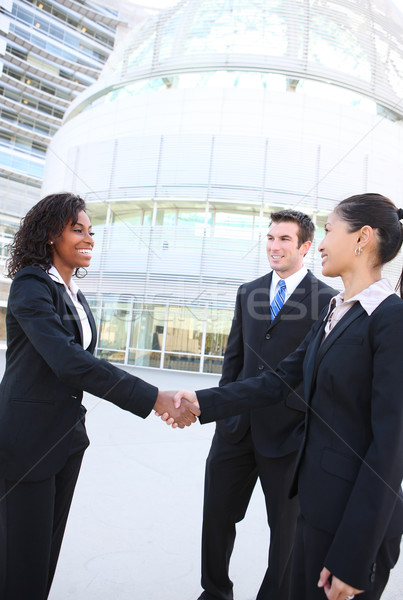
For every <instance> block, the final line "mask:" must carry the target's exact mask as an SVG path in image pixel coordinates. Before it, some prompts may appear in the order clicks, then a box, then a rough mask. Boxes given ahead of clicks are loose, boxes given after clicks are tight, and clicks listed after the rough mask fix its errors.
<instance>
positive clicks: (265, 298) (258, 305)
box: [253, 272, 273, 327]
mask: <svg viewBox="0 0 403 600" xmlns="http://www.w3.org/2000/svg"><path fill="white" fill-rule="evenodd" d="M272 276H273V272H270V273H267V275H265V276H264V278H263V281H262V282H261V284H260V285H259V288H258V290H259V291H258V293H257V294H254V296H253V299H254V304H253V311H254V312H255V313H256V314H258V315H262V316H263V317H264V319H262V320H265V321H267V327H269V325H270V286H271V280H272ZM259 322H261V320H260V319H259Z"/></svg>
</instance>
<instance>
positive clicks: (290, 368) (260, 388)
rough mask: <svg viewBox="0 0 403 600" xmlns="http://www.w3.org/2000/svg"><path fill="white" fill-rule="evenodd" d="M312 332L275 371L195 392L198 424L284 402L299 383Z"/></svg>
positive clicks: (313, 330)
mask: <svg viewBox="0 0 403 600" xmlns="http://www.w3.org/2000/svg"><path fill="white" fill-rule="evenodd" d="M316 329H317V327H316V325H315V326H314V327H313V328H312V329H311V330H310V331H309V332H308V334H307V335H306V337H305V339H304V340H303V341H302V343H301V344H300V346H299V347H298V348H297V349H296V350H295V351H294V352H292V353H291V354H290V355H289V356H287V358H285V359H284V360H282V361H281V362H280V363H279V365H278V366H277V368H276V370H266V371H263V373H262V374H261V375H259V376H258V377H250V378H249V379H244V380H242V381H235V382H233V383H229V384H228V385H225V386H223V387H217V388H209V389H205V390H198V391H197V392H196V394H197V399H198V401H199V404H200V408H201V415H200V417H199V419H200V422H201V423H210V422H211V421H216V420H219V419H225V418H226V417H232V416H234V415H239V414H241V413H243V412H247V411H248V410H251V409H254V408H264V407H266V406H270V405H273V404H276V403H277V402H280V401H281V400H284V399H285V398H286V397H287V396H288V394H289V393H290V391H291V390H293V389H295V388H296V387H297V385H298V384H299V383H300V382H301V381H302V373H303V362H304V358H305V353H306V350H307V348H308V346H309V343H310V341H311V340H312V338H313V337H314V336H315V333H316Z"/></svg>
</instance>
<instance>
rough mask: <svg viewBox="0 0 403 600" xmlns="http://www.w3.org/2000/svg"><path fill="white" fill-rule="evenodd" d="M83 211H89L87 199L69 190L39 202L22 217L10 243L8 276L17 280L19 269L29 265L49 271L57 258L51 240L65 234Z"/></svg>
mask: <svg viewBox="0 0 403 600" xmlns="http://www.w3.org/2000/svg"><path fill="white" fill-rule="evenodd" d="M81 210H84V211H85V202H84V200H83V199H82V198H80V196H76V195H75V194H70V193H68V192H64V193H60V194H50V195H49V196H46V197H45V198H43V199H42V200H40V201H39V202H38V203H37V204H35V206H33V207H32V208H31V209H30V210H29V211H28V212H27V214H26V215H25V217H24V218H23V219H22V220H21V224H20V228H19V229H18V231H17V233H16V234H15V236H14V240H13V241H12V243H11V244H10V245H9V246H8V250H9V259H8V261H7V274H8V276H9V277H10V278H11V279H13V278H14V277H15V275H16V274H17V273H18V271H21V269H23V268H24V267H28V266H37V267H42V268H43V269H44V270H45V271H48V270H49V269H50V267H51V266H52V260H53V254H52V250H51V246H50V245H49V241H51V240H54V239H55V238H57V237H58V236H59V235H61V233H62V231H63V229H64V228H65V227H66V225H67V224H68V223H69V222H72V224H73V225H75V224H76V223H77V219H78V213H79V212H80V211H81Z"/></svg>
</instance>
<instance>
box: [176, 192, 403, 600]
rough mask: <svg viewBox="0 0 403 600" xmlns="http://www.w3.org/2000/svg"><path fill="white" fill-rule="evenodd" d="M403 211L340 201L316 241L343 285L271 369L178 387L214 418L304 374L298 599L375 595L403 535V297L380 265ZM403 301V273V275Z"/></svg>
mask: <svg viewBox="0 0 403 600" xmlns="http://www.w3.org/2000/svg"><path fill="white" fill-rule="evenodd" d="M401 219H403V211H402V210H401V209H397V208H396V206H395V205H394V204H393V203H392V202H391V201H390V200H389V199H388V198H385V197H384V196H381V195H380V194H361V195H356V196H352V197H350V198H347V199H346V200H343V201H342V202H340V203H339V204H338V205H337V206H336V208H335V210H334V211H333V212H332V214H331V215H330V216H329V217H328V220H327V224H326V227H325V237H324V239H323V240H322V242H321V243H320V245H319V252H320V253H321V257H322V273H323V275H325V276H328V277H337V276H340V277H341V278H342V280H343V283H344V290H343V291H342V292H341V293H340V294H339V295H338V296H336V297H335V298H333V299H332V300H331V302H330V306H329V308H328V309H326V310H325V312H324V314H323V315H322V317H321V318H319V319H318V321H317V322H316V323H315V325H314V326H313V327H312V329H311V331H310V333H309V334H308V335H307V337H306V338H305V340H304V341H303V343H302V344H301V346H300V347H299V348H298V349H297V350H296V351H295V352H294V353H293V354H291V355H290V356H289V357H288V358H286V359H285V360H284V361H282V362H281V363H280V364H279V365H278V367H277V370H276V371H275V372H271V371H269V370H268V371H265V372H264V373H263V374H262V375H261V376H260V377H258V378H252V379H247V380H244V381H241V382H235V383H231V384H228V385H226V386H224V387H221V388H213V389H207V390H200V391H198V392H197V396H196V394H195V393H194V392H185V391H181V392H178V394H177V405H179V404H180V399H181V398H187V399H188V400H191V401H193V402H194V403H196V404H197V403H198V405H199V406H200V408H201V417H200V421H201V422H202V423H207V422H210V421H214V420H216V419H221V418H224V417H229V416H232V415H236V414H238V413H240V412H243V411H245V410H248V409H253V408H259V407H262V406H265V405H267V404H269V403H275V402H279V401H282V400H283V399H284V398H285V397H286V396H287V395H288V393H289V390H290V388H294V387H296V385H298V383H300V382H302V381H303V384H304V394H305V399H306V401H307V416H306V424H305V436H304V441H303V445H302V447H301V449H300V453H299V458H298V461H297V468H296V473H295V478H294V485H293V488H292V490H291V492H292V494H296V493H297V492H298V495H299V500H300V506H301V515H300V519H299V523H298V529H297V534H296V541H295V547H294V558H293V571H292V583H291V587H292V590H291V595H290V600H322V599H324V598H325V597H327V598H328V599H329V600H345V599H348V598H353V597H354V596H355V595H358V594H362V596H360V597H362V599H363V600H378V599H379V598H380V597H381V595H382V592H383V590H384V588H385V586H386V583H387V581H388V577H389V572H390V569H391V568H392V567H393V566H394V565H395V563H396V561H397V559H398V556H399V547H400V540H401V535H402V532H403V497H402V493H401V489H400V485H401V481H402V477H403V389H402V378H401V372H402V369H403V301H402V300H401V298H399V297H398V296H397V295H396V294H395V292H394V290H393V288H392V286H391V285H390V283H389V281H388V280H386V279H382V275H381V268H382V266H383V265H385V264H386V263H388V262H389V261H391V260H392V259H393V258H395V256H396V255H397V253H398V252H399V250H400V248H401V245H402V240H403V234H402V225H401V222H400V221H401ZM398 287H399V292H400V296H401V297H402V295H403V293H402V291H403V290H402V277H400V280H399V284H398Z"/></svg>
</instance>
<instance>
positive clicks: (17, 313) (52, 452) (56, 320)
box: [0, 267, 158, 481]
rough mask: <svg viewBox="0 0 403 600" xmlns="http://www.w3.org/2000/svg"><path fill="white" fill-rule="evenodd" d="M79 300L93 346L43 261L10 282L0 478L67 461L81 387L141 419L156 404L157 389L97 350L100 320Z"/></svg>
mask: <svg viewBox="0 0 403 600" xmlns="http://www.w3.org/2000/svg"><path fill="white" fill-rule="evenodd" d="M78 298H79V300H80V302H81V303H82V305H83V306H84V309H85V311H86V313H87V315H88V319H89V322H90V325H91V330H92V342H91V345H90V347H89V349H88V350H84V349H83V347H82V345H81V344H82V328H81V321H80V318H79V316H78V314H77V311H76V309H75V307H74V304H73V303H72V301H71V299H70V296H69V295H68V294H67V293H66V291H65V288H64V286H63V285H62V284H60V283H57V282H55V281H53V279H52V278H51V277H50V276H49V275H48V274H47V273H45V272H44V271H43V270H42V269H40V268H39V267H26V268H24V269H22V270H21V271H20V272H19V273H18V274H17V275H16V277H15V278H14V280H13V282H12V284H11V289H10V296H9V301H8V307H7V316H6V321H7V345H8V347H7V354H6V369H5V373H4V377H3V380H2V382H1V384H0V478H6V479H9V480H12V481H15V480H17V479H20V478H24V479H25V480H27V481H29V480H31V481H35V480H36V481H37V480H40V479H44V478H46V477H49V476H50V475H52V474H54V473H56V472H57V471H58V470H59V469H60V468H61V467H62V466H63V464H64V463H65V461H66V459H67V456H68V454H69V450H70V448H71V445H72V441H73V439H72V438H73V433H74V429H75V426H76V423H77V420H78V418H79V415H80V406H81V400H82V396H83V390H85V391H87V392H89V393H91V394H94V395H95V396H99V397H101V398H105V399H106V400H109V401H110V402H113V403H114V404H116V405H117V406H119V407H120V408H123V409H125V410H128V411H130V412H132V413H134V414H136V415H138V416H140V417H146V416H147V415H148V414H149V413H150V411H151V410H152V408H153V406H154V404H155V401H156V397H157V391H158V390H157V388H155V387H154V386H152V385H150V384H148V383H146V382H144V381H142V380H141V379H138V378H137V377H134V376H132V375H129V374H128V373H126V372H125V371H122V370H121V369H118V368H117V367H114V366H113V365H111V364H110V363H108V362H107V361H105V360H98V359H97V358H95V357H94V356H93V355H92V351H93V349H94V346H95V342H96V331H95V322H94V319H93V316H92V314H91V311H90V309H89V307H88V304H87V302H86V300H85V298H84V296H83V295H82V294H81V293H79V295H78Z"/></svg>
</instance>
